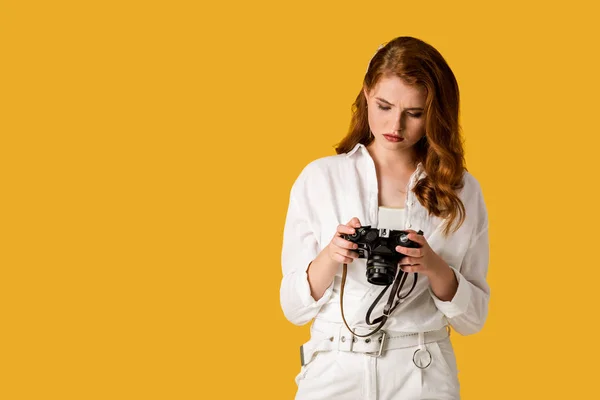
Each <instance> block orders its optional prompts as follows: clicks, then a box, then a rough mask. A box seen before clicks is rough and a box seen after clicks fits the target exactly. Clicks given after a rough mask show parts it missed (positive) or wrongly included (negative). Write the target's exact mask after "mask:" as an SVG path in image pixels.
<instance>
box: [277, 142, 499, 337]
mask: <svg viewBox="0 0 600 400" xmlns="http://www.w3.org/2000/svg"><path fill="white" fill-rule="evenodd" d="M425 176H426V172H425V171H424V169H423V165H422V164H419V165H418V166H417V168H416V170H415V172H414V173H413V174H412V176H411V177H410V180H409V183H408V187H409V188H410V189H411V190H408V191H407V198H406V205H405V208H404V228H405V229H413V230H415V231H418V230H422V231H423V236H424V237H425V239H426V240H427V242H428V243H429V245H430V246H431V248H432V249H433V250H434V251H435V252H436V253H437V254H438V255H440V257H442V259H444V261H446V263H448V265H449V266H450V267H451V268H452V270H453V272H454V274H455V275H456V278H457V280H458V290H457V292H456V294H455V295H454V297H453V298H452V300H450V301H442V300H440V299H439V298H437V297H436V296H435V294H434V293H433V291H432V290H431V288H430V285H429V281H428V279H427V277H426V276H424V275H422V274H419V275H418V279H417V285H416V286H415V288H414V290H413V291H412V292H411V293H410V295H409V296H408V297H407V298H406V299H404V300H403V302H402V303H401V304H399V305H398V306H397V307H396V309H395V310H394V311H393V312H392V313H391V315H390V317H389V319H388V321H387V323H386V325H385V326H384V328H383V329H385V330H389V331H402V332H419V331H430V330H436V329H440V328H442V327H443V326H444V325H447V324H450V325H451V326H452V328H453V329H454V330H455V331H457V332H458V333H460V334H462V335H468V334H473V333H476V332H478V331H479V330H481V328H482V327H483V324H484V322H485V320H486V317H487V311H488V302H489V297H490V288H489V285H488V283H487V281H486V275H487V269H488V260H489V241H488V217H487V210H486V206H485V202H484V198H483V194H482V191H481V187H480V185H479V182H478V181H477V180H476V179H475V178H474V177H473V176H472V175H471V174H470V173H469V172H467V171H464V175H463V176H464V187H463V189H461V190H460V191H459V192H458V195H459V197H460V199H461V200H462V202H463V204H464V206H465V210H466V219H465V221H464V223H463V224H462V225H461V227H460V228H459V229H458V230H457V231H456V232H454V233H451V234H450V236H448V237H444V236H443V234H442V228H443V225H444V224H443V223H444V222H445V220H444V219H441V218H439V217H435V216H432V215H429V214H428V212H427V209H426V208H425V207H423V206H422V205H421V203H420V202H419V201H418V200H417V198H416V196H415V194H414V193H413V192H412V188H413V187H414V185H415V183H416V182H417V181H418V180H420V179H422V178H423V177H425ZM378 211H379V195H378V183H377V174H376V170H375V163H374V161H373V159H372V157H371V155H370V154H369V152H368V150H367V148H366V147H365V146H364V145H363V144H361V143H359V144H357V145H356V146H355V147H354V148H353V149H352V150H351V151H350V152H348V153H344V154H337V155H332V156H326V157H322V158H319V159H316V160H314V161H312V162H310V163H309V164H308V165H306V166H305V167H304V168H303V170H302V171H301V172H300V174H299V176H298V177H297V179H296V180H295V182H294V184H293V185H292V188H291V191H290V199H289V206H288V210H287V216H286V220H285V226H284V230H283V246H282V253H281V265H282V270H283V278H282V281H281V288H280V301H281V307H282V309H283V313H284V315H285V316H286V318H287V319H288V320H289V321H291V322H292V323H294V324H296V325H304V324H306V323H308V322H309V321H311V320H312V319H313V318H317V319H324V320H327V321H330V322H342V319H341V313H340V298H339V294H340V288H341V276H342V264H340V266H339V268H338V271H337V273H336V275H335V277H334V279H333V281H332V283H331V285H330V286H329V287H328V288H327V290H326V291H325V293H324V295H323V296H322V297H321V298H320V299H319V300H318V301H315V299H314V298H313V297H312V295H311V290H310V286H309V284H308V278H307V273H306V271H307V268H308V265H309V264H310V262H311V261H312V260H314V259H315V258H316V257H317V255H318V254H319V252H321V251H322V250H323V248H324V247H325V246H327V245H328V244H329V242H330V241H331V239H332V238H333V236H334V235H335V234H336V231H337V226H338V225H339V224H346V223H347V222H348V221H350V220H351V219H352V218H353V217H358V219H359V220H360V222H361V225H362V226H367V225H370V226H371V227H372V228H377V227H378V222H379V221H378V215H379V213H378ZM453 226H454V225H453ZM412 279H414V274H412V273H411V274H410V275H409V276H408V278H407V280H406V282H405V283H404V287H403V289H402V291H401V293H400V295H401V296H404V294H405V293H406V292H407V291H408V290H410V288H411V287H412V283H413V281H412ZM383 288H384V287H383V286H377V285H373V284H371V283H369V282H368V281H367V277H366V259H360V258H359V259H354V261H353V262H352V263H350V264H348V270H347V277H346V284H345V287H344V315H345V317H346V321H347V322H348V324H349V325H350V327H351V328H354V327H357V326H361V327H369V325H367V323H366V321H365V316H366V312H367V310H368V309H369V307H370V306H371V304H372V303H373V301H374V300H375V298H376V297H377V295H378V294H379V293H380V292H381V290H383ZM390 291H391V288H390V289H388V291H387V292H386V293H385V295H384V296H383V297H382V298H381V300H380V301H379V303H378V306H377V307H376V308H375V310H374V311H373V312H372V314H371V316H370V320H371V322H372V321H373V319H375V318H377V317H378V316H380V315H381V314H382V310H383V307H384V305H385V303H387V300H388V296H389V293H390ZM376 326H377V324H375V325H371V328H374V327H376Z"/></svg>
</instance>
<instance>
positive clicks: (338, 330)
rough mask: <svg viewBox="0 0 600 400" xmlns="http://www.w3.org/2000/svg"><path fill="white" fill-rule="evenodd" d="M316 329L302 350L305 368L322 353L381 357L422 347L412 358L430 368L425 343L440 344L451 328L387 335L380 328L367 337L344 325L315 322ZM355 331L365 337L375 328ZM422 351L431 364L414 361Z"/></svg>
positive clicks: (420, 365)
mask: <svg viewBox="0 0 600 400" xmlns="http://www.w3.org/2000/svg"><path fill="white" fill-rule="evenodd" d="M313 328H314V330H315V331H316V332H314V334H313V338H311V340H309V341H308V342H307V343H305V344H303V345H302V346H301V347H300V358H301V362H302V365H303V366H304V365H306V364H308V363H309V362H310V361H311V360H312V358H313V356H314V355H315V354H316V353H318V352H321V351H332V350H338V351H350V352H353V353H364V354H367V355H370V356H373V357H381V356H382V355H383V354H384V353H385V351H386V350H392V349H401V348H406V347H414V346H419V348H418V349H416V350H415V354H414V355H413V362H414V363H415V365H416V366H417V367H419V368H427V366H429V364H430V363H431V353H429V350H427V349H426V348H425V344H427V343H432V342H437V341H439V340H442V339H445V338H447V337H448V336H450V327H449V326H448V325H446V326H444V327H443V328H441V329H438V330H435V331H427V332H391V331H389V332H386V331H385V330H383V329H381V330H380V331H378V332H377V333H375V334H374V335H372V336H368V337H359V336H355V335H353V334H352V332H350V331H348V328H346V326H345V325H344V324H337V323H330V322H324V321H319V320H315V322H314V323H313ZM355 331H356V334H358V335H365V334H367V333H369V332H370V331H372V329H366V328H356V329H355ZM419 351H425V352H426V353H427V354H428V361H424V362H423V361H418V360H417V359H416V358H415V357H416V356H417V354H418V353H419ZM422 356H425V354H423V355H419V357H418V359H421V360H422V358H423V357H422Z"/></svg>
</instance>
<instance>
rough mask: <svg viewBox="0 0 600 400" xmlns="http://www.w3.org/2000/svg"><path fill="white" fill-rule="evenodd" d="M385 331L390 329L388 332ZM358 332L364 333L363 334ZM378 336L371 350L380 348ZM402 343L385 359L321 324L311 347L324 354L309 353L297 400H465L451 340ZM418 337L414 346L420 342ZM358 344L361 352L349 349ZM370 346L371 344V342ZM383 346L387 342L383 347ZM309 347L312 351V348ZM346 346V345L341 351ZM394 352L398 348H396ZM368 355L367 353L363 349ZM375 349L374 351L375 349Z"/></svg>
mask: <svg viewBox="0 0 600 400" xmlns="http://www.w3.org/2000/svg"><path fill="white" fill-rule="evenodd" d="M384 330H385V327H384ZM343 332H346V333H343ZM357 333H359V334H362V333H361V332H359V331H357ZM386 334H387V337H391V338H394V337H396V338H398V339H391V340H388V341H387V342H388V343H386V340H384V344H386V345H387V344H389V343H393V340H396V344H397V345H398V343H399V340H402V339H403V338H401V337H399V336H398V334H397V333H393V332H386ZM378 336H379V335H378V334H375V335H374V336H373V338H374V339H373V342H371V343H370V345H371V346H375V347H378V346H377V344H376V343H377V342H376V340H375V338H377V337H378ZM423 337H424V336H423V335H420V336H419V338H420V339H419V340H420V341H419V342H418V343H415V344H414V345H413V344H411V343H410V342H407V341H405V343H408V345H407V346H405V343H400V344H399V345H398V346H397V347H400V348H391V349H387V350H384V351H383V352H382V353H381V355H380V356H379V357H377V356H376V354H377V351H375V352H373V353H371V354H367V353H365V352H364V351H362V352H361V350H360V346H358V345H361V344H362V345H363V346H366V344H364V340H365V339H363V338H359V337H354V338H353V337H352V335H351V334H349V333H348V330H347V329H346V328H345V326H343V324H330V323H318V321H315V324H313V326H312V327H311V340H310V341H309V342H308V343H307V344H305V346H306V347H308V348H309V349H315V348H317V347H319V345H318V343H321V344H322V343H326V346H325V347H323V346H320V347H321V349H323V348H324V349H325V350H323V351H314V352H313V351H310V350H309V351H308V352H307V351H306V350H305V354H306V353H308V355H306V358H307V359H305V360H304V362H305V365H303V366H302V368H301V370H300V373H299V374H298V375H297V376H296V378H295V380H296V384H297V385H298V390H297V392H296V400H308V399H311V400H318V399H327V400H342V399H349V400H358V399H365V400H413V399H414V400H416V399H421V400H422V399H436V400H441V399H453V400H455V399H460V384H459V381H458V370H457V365H456V358H455V355H454V348H453V346H452V343H451V341H450V338H449V337H448V336H447V334H446V335H444V337H443V338H442V339H439V337H440V336H439V335H438V336H437V337H436V339H435V340H434V341H430V342H429V343H424V340H423V339H422V338H423ZM414 338H415V336H413V338H412V339H413V342H414V341H416V339H414ZM361 340H362V341H363V342H360V343H358V345H357V344H356V343H353V345H354V348H355V350H353V349H352V348H351V347H352V345H349V343H350V342H356V341H361ZM369 342H370V340H369ZM379 343H381V342H379ZM307 345H308V346H307ZM340 345H342V346H340ZM390 347H394V346H391V345H390ZM363 350H364V349H363ZM371 350H372V349H371Z"/></svg>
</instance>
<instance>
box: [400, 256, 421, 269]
mask: <svg viewBox="0 0 600 400" xmlns="http://www.w3.org/2000/svg"><path fill="white" fill-rule="evenodd" d="M410 265H421V264H420V261H419V259H417V258H412V257H404V258H403V259H402V260H401V261H400V266H401V267H402V266H410Z"/></svg>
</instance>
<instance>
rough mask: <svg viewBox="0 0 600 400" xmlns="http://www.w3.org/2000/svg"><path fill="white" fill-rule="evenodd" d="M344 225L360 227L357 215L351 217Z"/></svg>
mask: <svg viewBox="0 0 600 400" xmlns="http://www.w3.org/2000/svg"><path fill="white" fill-rule="evenodd" d="M346 225H348V226H353V227H355V228H360V227H361V226H362V225H361V224H360V221H359V219H358V218H357V217H354V218H352V219H351V220H350V221H348V223H347V224H346Z"/></svg>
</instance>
